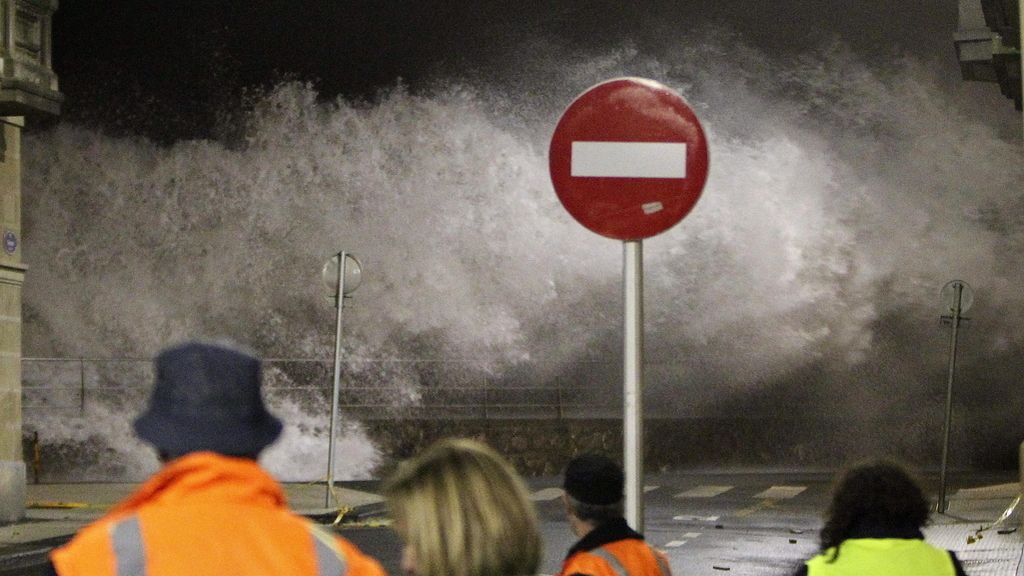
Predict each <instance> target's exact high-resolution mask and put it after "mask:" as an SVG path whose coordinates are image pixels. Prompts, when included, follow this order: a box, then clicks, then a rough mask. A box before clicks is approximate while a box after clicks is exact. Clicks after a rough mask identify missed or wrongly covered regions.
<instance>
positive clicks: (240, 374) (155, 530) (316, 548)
mask: <svg viewBox="0 0 1024 576" xmlns="http://www.w3.org/2000/svg"><path fill="white" fill-rule="evenodd" d="M154 368H155V372H156V381H155V382H154V384H153V393H152V395H151V396H150V400H149V405H148V407H147V408H146V411H145V412H144V413H143V414H142V415H141V416H139V417H138V418H137V419H136V420H135V432H136V434H138V436H139V438H141V439H143V440H145V441H146V442H149V443H150V444H152V445H153V447H154V448H156V450H157V452H158V453H159V456H160V462H161V463H162V467H161V468H160V470H158V471H157V472H156V473H155V474H153V475H152V476H150V477H149V478H148V479H147V480H146V481H145V482H143V483H142V484H141V485H140V486H138V487H137V488H136V489H135V491H134V492H132V493H131V494H130V495H129V496H128V497H126V498H125V499H123V500H121V501H120V502H118V503H117V504H116V505H114V507H113V508H111V509H110V510H109V511H108V512H107V513H106V514H105V515H104V516H103V517H102V518H99V519H98V520H96V521H95V522H93V523H91V524H89V525H88V526H86V527H84V528H83V529H82V530H81V531H79V533H78V534H76V535H75V537H74V538H73V539H72V540H71V541H70V542H68V543H67V544H64V545H63V546H60V547H58V548H56V549H54V550H53V551H52V552H51V553H50V557H49V560H50V562H49V564H47V565H46V566H44V567H43V570H42V573H43V574H47V575H49V576H54V575H56V576H81V575H84V574H100V575H102V574H119V575H127V574H189V575H190V576H221V575H223V574H238V575H243V576H244V575H250V574H251V575H253V576H255V575H264V574H293V575H296V576H322V575H324V574H332V575H334V574H344V575H346V576H386V574H385V572H384V569H383V568H382V567H381V565H380V563H379V562H377V561H376V560H374V559H373V558H372V557H370V556H368V555H366V554H364V553H363V552H362V551H361V550H360V549H359V548H358V547H357V546H356V545H355V544H353V543H352V542H349V541H348V540H346V539H345V538H343V537H341V536H340V535H337V534H333V533H330V532H328V531H326V530H324V529H323V528H321V527H319V526H318V525H316V524H315V523H313V522H312V521H310V520H309V519H308V518H305V517H303V516H300V515H298V514H296V513H294V512H293V511H292V510H290V509H289V508H288V499H287V497H286V495H285V492H284V488H283V487H282V486H281V484H280V483H279V482H278V481H277V480H276V479H275V478H274V477H273V476H272V475H271V474H270V473H269V472H268V471H267V470H265V469H264V468H263V467H262V466H260V463H259V461H258V458H259V455H260V453H261V452H262V451H263V449H264V448H266V447H267V446H270V445H271V444H273V442H274V441H275V440H277V438H278V436H280V435H281V429H282V424H281V421H280V420H278V419H277V418H276V417H275V416H274V415H273V414H271V413H270V412H268V411H267V408H266V406H265V405H264V403H263V398H262V396H261V395H260V386H261V380H262V371H261V369H260V360H259V359H258V358H257V357H256V356H255V355H253V354H250V353H248V352H244V351H242V350H241V349H239V348H237V347H235V346H233V345H231V344H226V343H220V342H201V341H191V342H185V343H183V344H178V345H176V346H172V347H170V348H167V349H166V350H164V351H162V352H160V354H159V355H158V356H157V357H156V361H155V366H154Z"/></svg>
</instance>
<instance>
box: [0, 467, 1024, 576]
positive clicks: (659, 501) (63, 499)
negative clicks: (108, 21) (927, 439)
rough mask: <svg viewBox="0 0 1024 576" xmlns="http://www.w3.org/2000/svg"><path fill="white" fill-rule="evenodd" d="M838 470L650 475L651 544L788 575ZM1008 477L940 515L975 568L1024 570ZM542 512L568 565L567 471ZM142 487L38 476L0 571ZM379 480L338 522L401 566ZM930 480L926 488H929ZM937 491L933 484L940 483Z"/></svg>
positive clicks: (0, 536)
mask: <svg viewBox="0 0 1024 576" xmlns="http://www.w3.org/2000/svg"><path fill="white" fill-rule="evenodd" d="M830 480H831V476H830V475H829V474H826V473H800V472H764V471H761V472H743V473H736V472H683V473H662V474H656V475H650V476H648V477H647V478H645V526H644V532H645V534H646V535H647V539H648V541H650V542H651V543H652V544H654V545H655V546H658V547H660V548H662V549H664V550H665V551H666V552H667V553H668V555H669V558H670V559H671V561H672V564H673V567H674V571H675V573H676V574H677V575H685V576H699V575H703V574H708V575H712V574H713V575H717V576H721V574H722V572H729V573H730V576H746V575H751V576H762V575H779V576H782V575H786V574H789V573H791V572H792V570H793V568H794V567H795V566H797V565H798V564H799V563H800V562H801V561H802V560H803V559H806V558H807V557H809V556H811V555H813V554H814V553H815V551H816V549H817V531H818V529H820V527H821V514H822V511H823V510H824V508H825V506H827V503H828V496H829V489H830ZM1013 480H1015V478H1014V477H1013V476H1012V475H1011V474H1009V473H1006V474H1002V475H999V474H996V475H994V476H993V475H980V476H979V475H970V474H964V475H961V477H960V478H958V479H957V481H956V482H953V483H951V486H953V488H952V489H951V490H950V491H949V498H948V501H949V507H948V509H947V511H946V513H944V514H935V515H933V517H932V519H931V522H930V524H929V526H927V527H926V528H925V535H926V538H927V539H928V541H930V542H932V543H933V544H935V545H937V546H940V547H943V548H947V549H950V550H953V551H955V552H956V553H957V556H958V557H959V558H960V559H961V561H962V562H963V564H964V567H965V570H966V572H967V573H968V574H970V575H977V576H1024V536H1022V530H1021V529H1020V522H1021V510H1020V508H1021V507H1024V505H1021V506H1019V507H1017V508H1015V509H1012V510H1011V505H1012V504H1013V503H1014V501H1015V499H1016V498H1017V496H1018V494H1019V491H1020V486H1019V484H1018V483H1017V482H1015V481H1013ZM528 482H529V484H530V488H531V490H532V497H533V500H534V501H535V502H536V504H537V508H538V512H539V515H540V518H541V530H542V535H543V537H544V539H545V544H546V552H545V559H544V562H543V563H542V566H541V569H542V572H543V573H547V574H551V573H555V572H557V569H558V565H559V562H560V560H561V556H562V554H563V553H564V551H565V550H566V549H568V547H569V546H570V545H571V544H572V541H573V537H572V535H571V534H570V533H569V529H568V525H567V524H566V522H565V520H564V517H563V515H562V511H561V505H560V503H559V496H560V494H561V491H560V489H559V488H558V479H557V478H535V479H529V480H528ZM135 487H136V485H135V484H33V485H29V486H27V500H28V502H27V506H28V507H27V510H26V514H25V518H24V519H23V520H22V521H19V522H17V523H14V524H9V525H5V526H0V576H14V575H30V574H35V573H36V571H38V569H39V568H40V567H41V566H42V564H43V562H44V561H45V558H46V555H47V554H48V553H49V551H50V550H51V549H53V548H54V547H56V546H59V545H61V544H62V543H64V542H66V541H67V540H69V539H70V538H71V537H72V536H73V535H74V533H75V532H76V531H77V530H79V529H80V528H81V527H82V526H84V525H86V524H87V523H89V522H91V521H93V520H95V519H96V518H98V517H100V516H101V515H102V514H103V513H105V511H106V510H108V509H109V508H110V507H111V506H112V505H113V504H115V503H116V502H118V501H119V500H121V499H122V498H124V497H125V496H126V495H128V494H129V493H130V492H131V491H132V490H133V489H134V488H135ZM376 487H377V483H376V482H373V481H365V482H340V483H336V484H335V490H334V493H335V494H336V498H337V502H338V504H339V506H340V507H341V510H343V511H344V514H343V515H342V517H341V519H340V521H339V522H338V523H337V524H336V525H335V526H334V529H335V530H337V531H338V532H339V533H341V534H343V535H344V536H345V537H346V538H348V539H350V540H352V541H353V542H354V543H356V545H358V546H360V547H361V548H362V549H363V550H365V551H366V552H367V553H369V554H371V555H374V556H376V557H377V558H379V559H380V560H381V563H382V564H383V565H384V567H385V569H387V570H388V571H389V573H393V574H397V573H399V570H398V563H399V556H400V552H401V544H400V542H399V541H398V539H397V537H396V536H395V534H394V533H393V532H392V531H391V530H390V529H389V528H388V527H387V525H386V519H385V517H384V506H383V498H382V497H381V496H380V495H379V494H377V493H376ZM284 488H285V491H286V493H287V495H288V501H289V504H290V506H291V507H292V509H293V510H295V511H296V512H298V513H300V514H303V515H306V516H308V517H310V518H313V519H314V520H316V521H318V522H321V523H323V524H327V525H330V524H332V523H333V522H334V521H335V520H338V517H339V509H338V508H337V507H335V506H330V507H329V506H327V501H326V486H325V485H324V484H323V483H320V484H286V485H285V486H284ZM927 488H929V487H928V486H926V489H927ZM930 491H931V492H932V493H934V490H930Z"/></svg>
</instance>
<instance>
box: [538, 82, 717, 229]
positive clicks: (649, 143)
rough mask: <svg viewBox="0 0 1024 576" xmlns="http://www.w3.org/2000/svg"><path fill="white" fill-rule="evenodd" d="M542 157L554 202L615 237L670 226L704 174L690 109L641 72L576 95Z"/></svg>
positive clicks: (695, 195) (686, 208) (704, 152)
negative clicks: (547, 172) (639, 75)
mask: <svg viewBox="0 0 1024 576" xmlns="http://www.w3.org/2000/svg"><path fill="white" fill-rule="evenodd" d="M548 161H549V163H550V168H551V182H552V183H553V184H554V187H555V192H556V193H557V194H558V198H559V200H561V202H562V205H563V206H565V208H566V209H567V210H568V211H569V213H570V214H572V216H573V217H574V218H576V220H578V221H579V222H580V223H581V224H583V225H584V226H586V227H587V228H589V229H590V230H592V231H594V232H597V233H598V234H601V235H602V236H607V237H609V238H615V239H617V240H640V239H643V238H649V237H651V236H654V235H656V234H660V233H662V232H664V231H665V230H668V229H669V228H671V227H672V226H675V225H676V224H677V223H678V222H679V221H680V220H682V219H683V217H685V216H686V215H687V214H688V213H689V212H690V210H691V209H692V208H693V206H694V204H696V203H697V199H699V198H700V193H701V190H703V189H704V182H705V181H706V180H707V175H708V148H707V142H706V140H705V138H704V130H703V128H701V125H700V122H699V121H698V120H697V116H696V115H695V114H694V113H693V110H691V109H690V107H689V106H688V105H687V104H686V101H685V100H683V98H682V97H681V96H679V94H676V93H675V92H673V91H672V90H670V89H668V88H667V87H665V86H664V85H662V84H660V83H658V82H655V81H653V80H645V79H642V78H619V79H616V80H609V81H607V82H602V83H601V84H598V85H597V86H594V87H593V88H591V89H589V90H587V91H586V92H584V93H583V94H581V95H580V96H579V97H577V98H576V100H574V101H573V103H572V104H570V105H569V107H568V108H567V109H566V110H565V112H564V113H563V114H562V118H561V119H560V120H559V121H558V126H556V127H555V133H554V135H553V136H552V137H551V148H550V150H549V153H548Z"/></svg>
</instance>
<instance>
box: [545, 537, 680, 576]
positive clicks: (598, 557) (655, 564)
mask: <svg viewBox="0 0 1024 576" xmlns="http://www.w3.org/2000/svg"><path fill="white" fill-rule="evenodd" d="M662 561H663V560H662V558H661V557H659V556H658V554H657V553H655V551H654V549H653V548H651V547H650V546H648V545H647V543H646V542H644V541H643V540H636V539H629V540H619V541H616V542H609V543H607V544H603V545H602V546H599V547H597V548H593V549H591V550H587V551H581V552H576V553H575V554H573V555H572V556H570V557H568V558H566V560H565V563H564V564H563V565H562V571H561V574H562V575H563V576H570V575H572V574H585V575H587V576H667V575H668V574H670V571H669V570H668V568H667V567H666V566H663V565H662Z"/></svg>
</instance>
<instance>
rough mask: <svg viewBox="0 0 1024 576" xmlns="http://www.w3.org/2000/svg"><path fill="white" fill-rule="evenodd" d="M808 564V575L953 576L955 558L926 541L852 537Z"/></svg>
mask: <svg viewBox="0 0 1024 576" xmlns="http://www.w3.org/2000/svg"><path fill="white" fill-rule="evenodd" d="M834 552H835V548H829V549H828V550H826V551H825V552H823V553H822V554H819V555H817V556H815V557H814V558H811V559H810V560H808V561H807V562H806V564H807V574H808V576H847V575H849V576H854V575H858V576H860V575H863V574H871V576H954V574H956V569H955V567H954V564H953V558H952V557H951V556H950V554H949V552H948V551H946V550H940V549H938V548H936V547H934V546H932V545H930V544H928V543H927V542H925V541H923V540H918V539H911V538H853V539H849V540H844V541H843V543H842V544H840V545H839V556H838V557H837V558H836V559H835V561H832V562H830V561H829V560H830V559H831V558H832V557H833V554H834Z"/></svg>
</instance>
